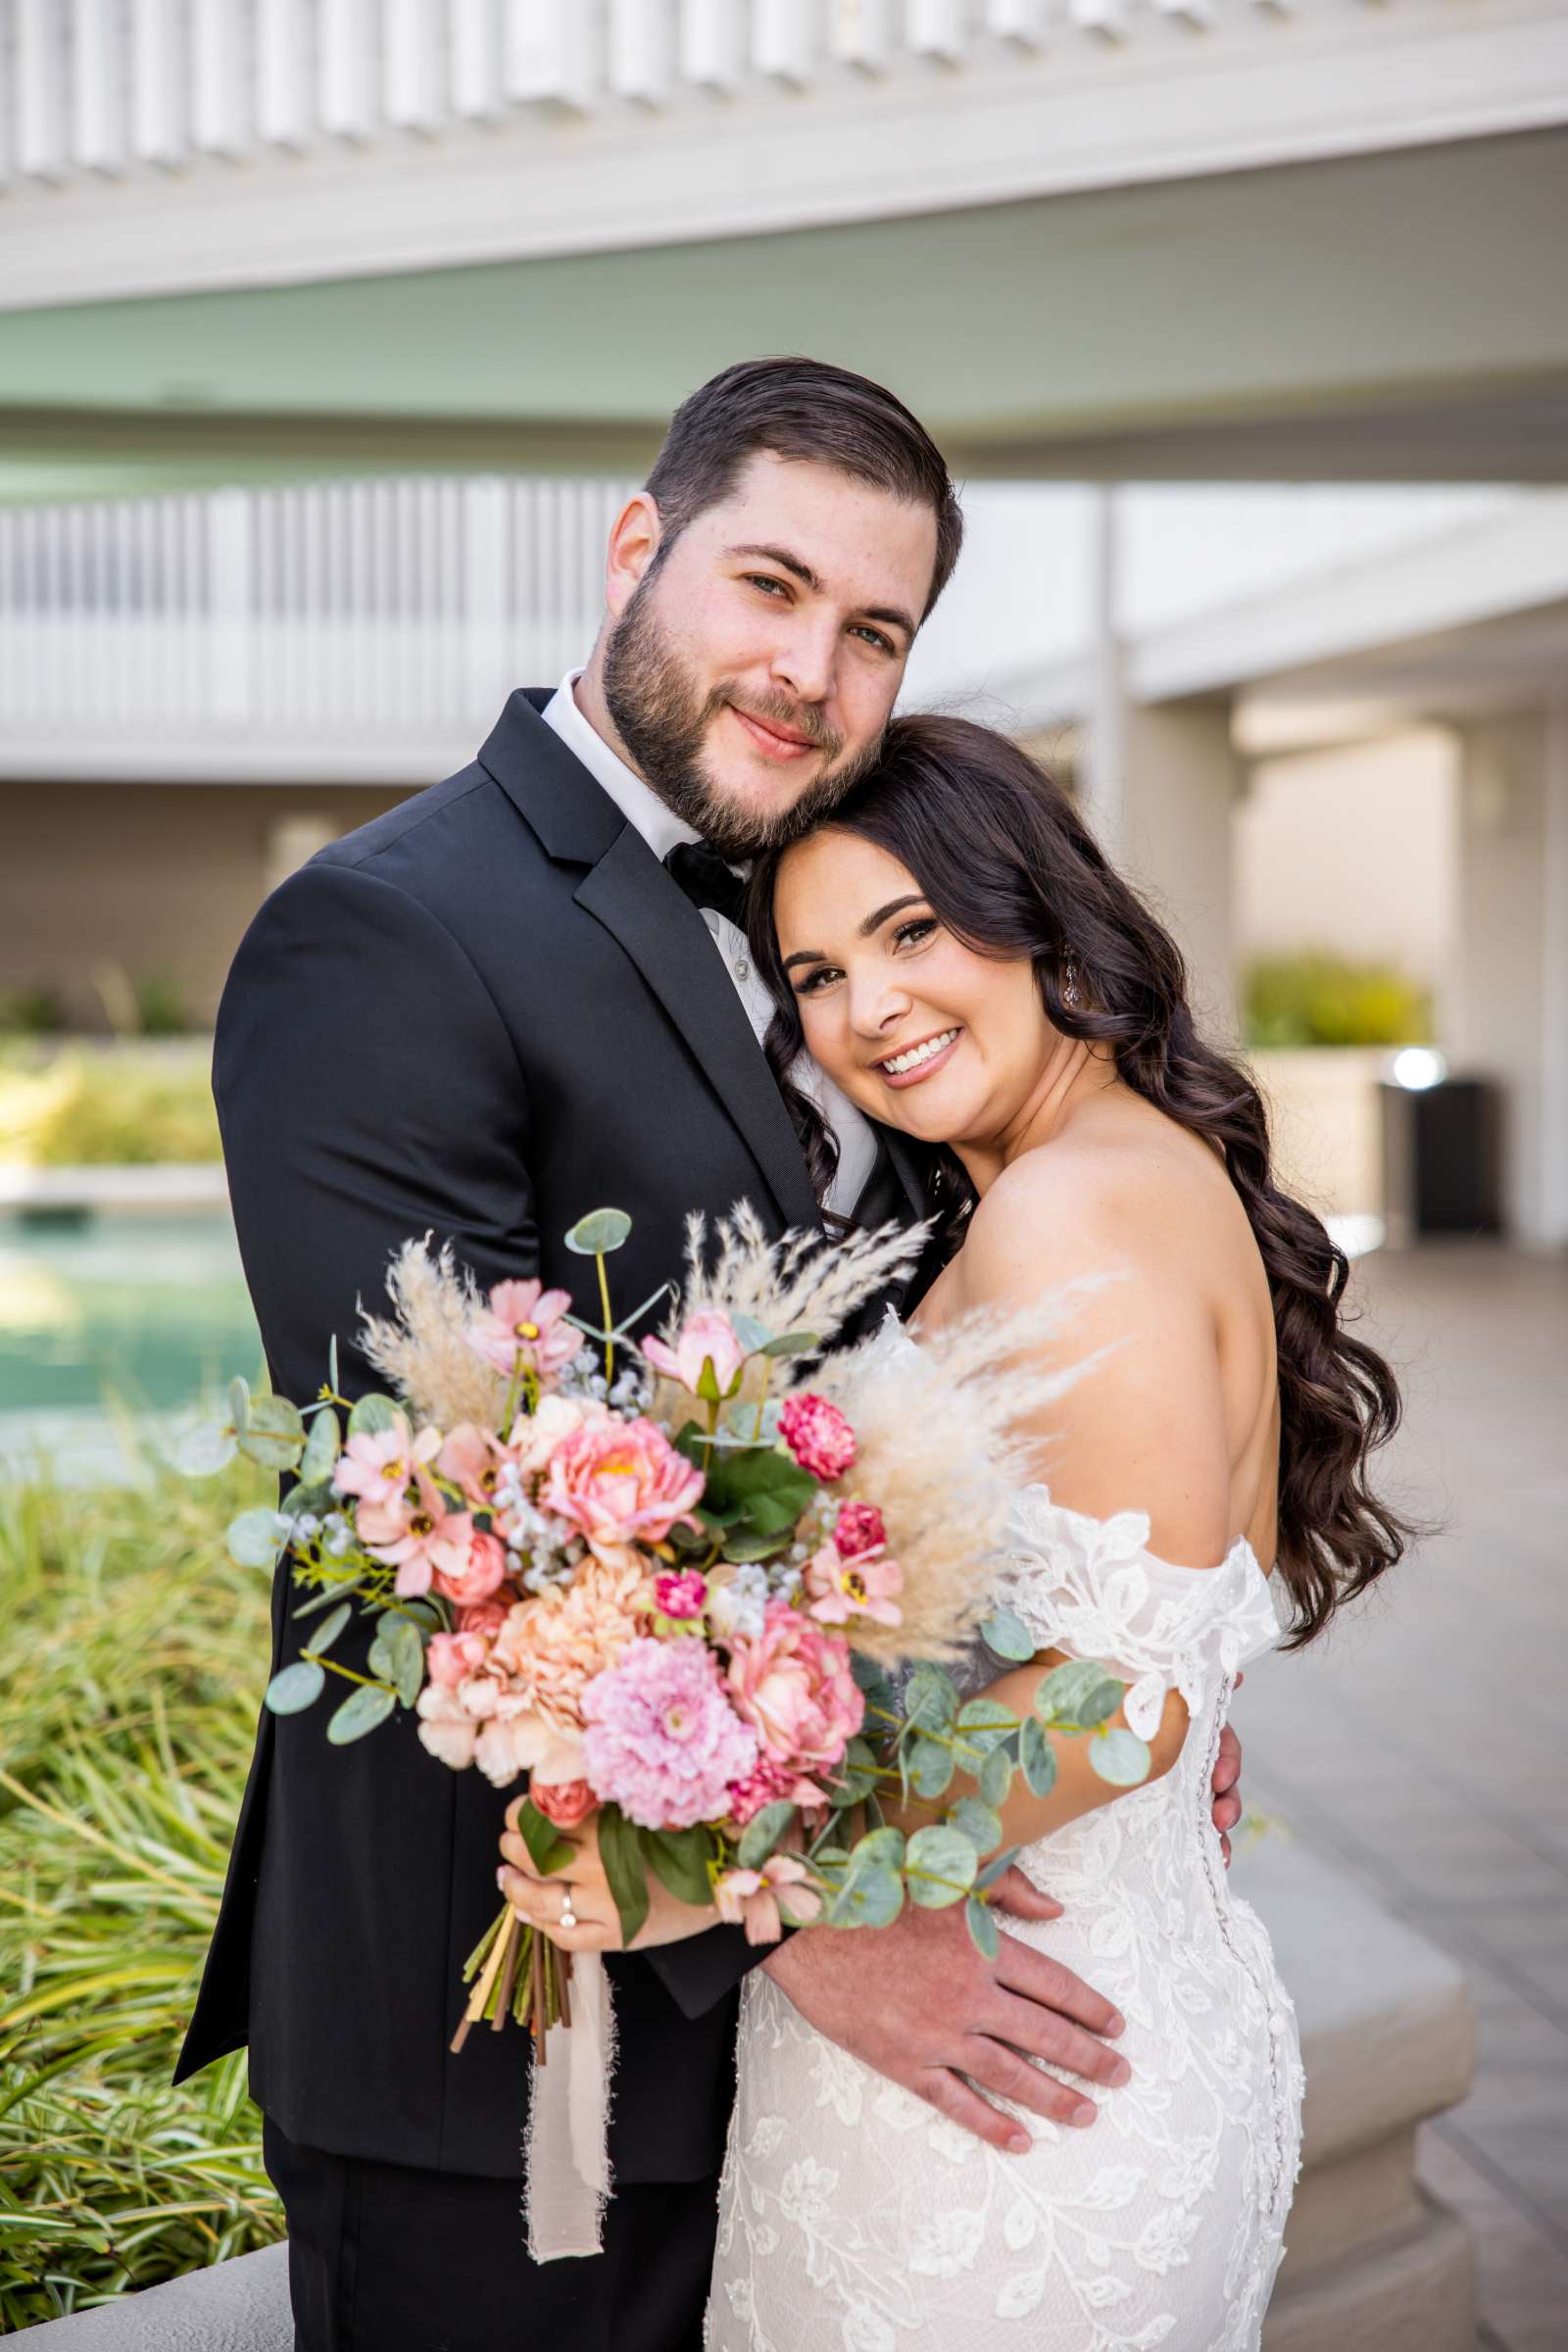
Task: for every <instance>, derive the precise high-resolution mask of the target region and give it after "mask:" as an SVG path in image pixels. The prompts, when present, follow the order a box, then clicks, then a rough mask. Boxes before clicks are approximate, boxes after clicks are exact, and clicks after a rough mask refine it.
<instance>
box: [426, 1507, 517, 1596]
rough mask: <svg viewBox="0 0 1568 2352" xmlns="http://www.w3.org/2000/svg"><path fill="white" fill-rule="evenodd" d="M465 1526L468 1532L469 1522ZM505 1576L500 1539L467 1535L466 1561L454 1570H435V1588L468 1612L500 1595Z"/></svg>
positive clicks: (504, 1560)
mask: <svg viewBox="0 0 1568 2352" xmlns="http://www.w3.org/2000/svg"><path fill="white" fill-rule="evenodd" d="M464 1516H465V1517H466V1513H465V1514H464ZM468 1524H469V1527H470V1530H471V1528H472V1524H473V1523H472V1521H471V1520H469V1522H468ZM506 1573H507V1554H506V1548H505V1546H504V1545H503V1544H501V1542H500V1541H499V1539H498V1538H497V1537H495V1536H481V1535H474V1534H472V1533H470V1535H469V1537H468V1551H467V1557H466V1559H465V1560H464V1561H463V1563H462V1565H461V1566H459V1567H457V1568H451V1567H437V1569H436V1571H435V1589H436V1591H437V1592H438V1593H443V1594H444V1595H445V1597H446V1598H447V1599H448V1600H450V1601H455V1602H456V1603H457V1605H458V1607H459V1608H460V1609H471V1608H473V1607H475V1606H476V1605H477V1603H478V1602H480V1601H481V1600H488V1599H489V1598H490V1595H491V1594H492V1593H496V1592H499V1590H500V1588H501V1583H502V1580H503V1578H504V1577H505V1576H506Z"/></svg>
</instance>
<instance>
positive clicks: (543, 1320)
mask: <svg viewBox="0 0 1568 2352" xmlns="http://www.w3.org/2000/svg"><path fill="white" fill-rule="evenodd" d="M570 1304H571V1293H570V1292H569V1291H547V1290H546V1289H545V1287H544V1285H543V1283H540V1282H498V1283H497V1284H496V1287H495V1289H494V1290H493V1291H492V1292H491V1294H490V1299H489V1304H488V1306H487V1307H485V1308H481V1310H480V1311H479V1312H478V1313H477V1314H476V1315H475V1316H474V1317H473V1319H472V1321H471V1322H470V1323H469V1325H468V1328H467V1330H466V1332H465V1333H464V1335H463V1336H464V1338H465V1339H466V1341H467V1343H468V1346H469V1347H470V1348H472V1349H473V1350H474V1352H475V1354H476V1355H482V1356H483V1357H484V1359H485V1361H486V1363H490V1364H494V1366H495V1368H496V1370H497V1371H498V1372H501V1373H504V1374H505V1376H506V1377H507V1379H509V1380H510V1379H511V1378H512V1377H513V1375H514V1373H515V1372H516V1371H517V1370H518V1369H519V1367H520V1368H521V1369H522V1370H523V1371H525V1372H532V1373H533V1374H534V1375H535V1377H536V1378H537V1379H539V1380H549V1379H551V1378H553V1377H554V1375H555V1374H556V1373H558V1372H561V1371H564V1368H565V1366H566V1365H567V1364H569V1363H570V1362H571V1360H572V1358H573V1357H574V1356H575V1355H577V1354H578V1353H579V1352H580V1350H581V1348H582V1345H583V1338H582V1334H581V1332H579V1331H577V1330H575V1329H574V1328H573V1326H572V1325H571V1324H570V1323H564V1322H563V1321H562V1317H563V1316H564V1314H565V1312H566V1310H567V1308H568V1307H569V1306H570Z"/></svg>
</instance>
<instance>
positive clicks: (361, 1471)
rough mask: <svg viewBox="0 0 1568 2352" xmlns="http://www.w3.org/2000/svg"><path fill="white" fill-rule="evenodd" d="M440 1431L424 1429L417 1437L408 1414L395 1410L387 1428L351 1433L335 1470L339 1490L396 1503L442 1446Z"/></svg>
mask: <svg viewBox="0 0 1568 2352" xmlns="http://www.w3.org/2000/svg"><path fill="white" fill-rule="evenodd" d="M440 1445H441V1433H440V1431H439V1430H436V1429H421V1430H420V1432H419V1434H418V1436H417V1438H416V1437H415V1436H414V1435H413V1434H412V1432H411V1431H410V1428H409V1424H408V1419H407V1416H406V1415H405V1414H403V1413H394V1414H393V1416H392V1421H391V1425H390V1427H389V1428H386V1429H378V1430H375V1431H365V1432H362V1433H361V1434H360V1435H358V1436H355V1437H351V1438H350V1440H349V1442H348V1444H347V1446H345V1447H344V1449H343V1452H342V1453H341V1455H340V1456H339V1457H338V1462H337V1466H336V1468H335V1469H334V1470H333V1472H332V1484H333V1486H334V1487H336V1489H337V1491H338V1493H339V1494H340V1495H359V1496H360V1497H361V1498H362V1499H363V1500H364V1501H366V1502H375V1503H387V1504H391V1503H395V1502H396V1501H397V1500H398V1498H399V1496H400V1495H402V1494H403V1493H404V1492H405V1490H406V1489H407V1488H409V1487H411V1486H412V1485H413V1484H414V1474H415V1471H416V1470H417V1468H418V1467H419V1466H420V1465H421V1464H422V1463H424V1462H427V1461H429V1460H430V1459H431V1458H432V1456H433V1455H434V1454H435V1453H436V1452H437V1451H438V1450H439V1448H440Z"/></svg>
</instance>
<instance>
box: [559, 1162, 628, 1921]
mask: <svg viewBox="0 0 1568 2352" xmlns="http://www.w3.org/2000/svg"><path fill="white" fill-rule="evenodd" d="M630 1231H631V1219H630V1217H628V1216H627V1214H626V1211H625V1210H624V1209H623V1208H595V1209H590V1210H589V1212H588V1214H587V1216H585V1217H579V1218H578V1219H577V1222H576V1224H575V1225H573V1227H572V1228H571V1231H570V1232H569V1233H568V1234H567V1235H566V1237H565V1241H566V1248H567V1249H568V1250H570V1251H571V1253H572V1255H573V1257H609V1256H610V1255H611V1253H612V1251H613V1250H618V1249H619V1248H620V1246H621V1244H622V1243H623V1242H624V1241H625V1239H626V1236H627V1234H628V1233H630ZM647 1909H648V1906H647V1902H646V1900H645V1901H644V1904H643V1911H644V1915H645V1916H646V1914H647Z"/></svg>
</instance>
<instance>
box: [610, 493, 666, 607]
mask: <svg viewBox="0 0 1568 2352" xmlns="http://www.w3.org/2000/svg"><path fill="white" fill-rule="evenodd" d="M661 537H662V528H661V524H660V519H659V508H658V505H657V503H656V502H655V500H653V499H652V498H650V497H649V495H648V493H647V491H646V490H635V491H633V493H632V495H631V497H630V498H629V499H628V500H627V501H626V504H625V505H624V506H623V507H622V508H621V510H620V513H619V514H618V515H616V517H615V519H614V521H613V524H612V525H611V531H610V545H609V547H608V549H607V550H606V554H605V604H606V606H607V607H608V609H609V611H610V613H612V615H613V618H615V619H616V620H618V619H619V618H620V616H621V614H622V613H624V612H625V610H626V607H627V606H628V605H629V604H630V603H631V600H632V598H633V596H635V594H636V593H637V590H638V589H639V588H640V587H641V585H642V583H643V581H644V579H645V578H646V577H647V575H648V571H649V569H650V567H651V565H652V564H653V561H654V558H655V557H656V556H657V555H658V553H659V543H660V539H661Z"/></svg>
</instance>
